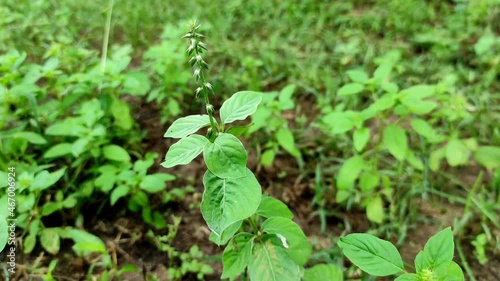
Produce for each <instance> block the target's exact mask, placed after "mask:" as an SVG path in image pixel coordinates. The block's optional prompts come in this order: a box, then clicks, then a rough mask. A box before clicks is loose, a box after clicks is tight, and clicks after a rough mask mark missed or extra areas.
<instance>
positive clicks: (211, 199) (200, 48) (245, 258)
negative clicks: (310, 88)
mask: <svg viewBox="0 0 500 281" xmlns="http://www.w3.org/2000/svg"><path fill="white" fill-rule="evenodd" d="M199 27H200V26H199V25H198V24H197V23H196V22H193V23H192V25H191V29H190V32H189V33H188V34H186V35H185V36H184V37H185V38H188V39H189V40H190V45H189V48H188V49H187V53H188V55H189V56H190V57H191V58H190V60H189V62H190V64H191V65H192V66H193V67H194V75H193V76H194V78H195V80H196V81H197V82H198V84H199V87H198V88H197V89H196V92H195V93H196V96H197V97H201V98H202V99H203V101H204V103H205V108H206V112H207V114H204V115H190V116H186V117H182V118H179V119H177V120H176V121H174V122H173V123H172V125H171V126H170V127H169V128H168V129H167V131H166V133H165V137H168V138H177V139H180V140H179V141H178V142H177V143H175V144H174V145H172V146H171V147H170V149H169V150H168V152H167V154H166V157H165V162H163V163H162V165H163V166H164V167H165V168H171V167H174V166H177V165H185V164H188V163H190V162H191V161H192V160H193V159H194V158H196V157H197V156H198V155H200V154H201V153H203V158H204V161H205V164H206V165H207V168H208V170H207V171H206V173H205V176H204V177H203V184H204V187H205V190H204V193H203V199H202V202H201V213H202V215H203V218H204V219H205V221H206V223H207V225H208V227H209V228H210V230H211V232H212V233H211V236H210V240H211V241H213V242H215V243H217V244H218V245H226V244H227V246H226V248H225V250H224V254H223V258H222V262H223V267H224V268H223V273H222V278H229V279H234V278H236V277H237V276H238V275H242V274H243V275H245V270H246V272H247V275H248V276H249V278H250V280H252V281H259V280H266V281H268V280H300V278H301V275H302V274H301V271H302V270H301V268H302V267H303V266H304V264H305V263H306V262H307V260H308V259H309V256H310V255H311V251H312V248H311V245H310V244H309V242H308V240H307V237H306V236H305V235H304V233H303V232H302V230H301V229H300V227H299V226H298V225H297V224H296V223H295V222H293V221H292V218H293V214H292V213H291V212H290V210H289V209H288V207H287V206H286V205H285V204H284V203H283V202H281V201H279V200H277V199H275V198H272V197H268V196H262V189H261V186H260V184H259V182H258V181H257V179H256V177H255V175H254V174H253V173H252V171H250V170H249V169H248V168H247V167H246V164H247V152H246V150H245V147H244V146H243V144H242V143H241V141H240V140H239V139H238V138H237V136H238V135H240V134H241V131H242V130H244V127H242V126H232V127H228V125H229V124H231V123H233V122H234V121H236V120H244V119H246V118H247V117H248V116H250V115H252V114H253V113H254V112H255V111H256V110H257V106H258V105H259V103H260V102H261V100H262V94H261V93H259V92H252V91H243V92H238V93H235V94H234V95H233V96H232V97H231V98H229V99H228V100H226V101H225V102H224V103H223V104H222V106H221V108H220V110H219V117H220V121H219V120H217V119H216V117H215V113H216V111H215V109H214V106H213V105H212V104H210V101H209V95H211V94H214V91H213V87H212V85H211V84H210V83H209V82H207V80H206V77H205V72H204V70H206V69H208V64H207V63H206V62H205V60H204V59H203V57H202V55H203V53H204V52H205V51H206V50H207V47H206V45H205V43H203V42H202V41H201V38H203V35H201V34H200V33H198V29H199ZM205 127H208V130H207V134H206V135H205V136H203V135H198V134H195V133H196V132H197V131H198V130H200V129H202V128H205ZM332 268H333V270H332ZM335 270H336V267H334V266H332V265H328V266H316V267H314V268H311V269H308V270H306V271H305V273H304V276H305V278H306V280H316V279H314V278H316V277H317V276H318V274H320V275H321V274H322V273H325V274H329V273H331V272H333V274H336V272H337V271H335Z"/></svg>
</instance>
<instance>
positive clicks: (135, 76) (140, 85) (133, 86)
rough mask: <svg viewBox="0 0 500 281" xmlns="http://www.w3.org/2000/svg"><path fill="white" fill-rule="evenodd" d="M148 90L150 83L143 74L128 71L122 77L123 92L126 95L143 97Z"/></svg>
mask: <svg viewBox="0 0 500 281" xmlns="http://www.w3.org/2000/svg"><path fill="white" fill-rule="evenodd" d="M150 89H151V82H150V81H149V77H148V76H147V75H146V73H144V72H140V71H129V72H127V73H125V75H124V76H123V90H124V91H125V93H127V94H131V95H135V96H144V95H145V94H147V93H148V92H149V90H150Z"/></svg>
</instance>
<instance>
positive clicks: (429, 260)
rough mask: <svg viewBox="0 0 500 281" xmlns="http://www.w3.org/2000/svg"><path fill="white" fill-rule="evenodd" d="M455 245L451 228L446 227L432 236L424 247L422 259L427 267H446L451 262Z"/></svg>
mask: <svg viewBox="0 0 500 281" xmlns="http://www.w3.org/2000/svg"><path fill="white" fill-rule="evenodd" d="M454 249H455V243H454V242H453V233H452V232H451V227H447V228H445V229H443V230H441V231H440V232H438V233H436V234H435V235H434V236H432V237H431V238H430V239H429V240H428V241H427V243H426V244H425V246H424V251H423V252H424V258H425V262H426V264H427V267H428V268H430V269H436V268H438V267H440V266H442V265H448V264H449V263H450V262H451V261H452V260H453V254H454Z"/></svg>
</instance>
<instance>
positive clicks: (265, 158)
mask: <svg viewBox="0 0 500 281" xmlns="http://www.w3.org/2000/svg"><path fill="white" fill-rule="evenodd" d="M275 157H276V152H275V151H274V149H268V150H266V151H264V153H262V155H261V156H260V163H261V164H262V165H263V166H265V167H267V166H269V165H271V164H273V162H274V158H275Z"/></svg>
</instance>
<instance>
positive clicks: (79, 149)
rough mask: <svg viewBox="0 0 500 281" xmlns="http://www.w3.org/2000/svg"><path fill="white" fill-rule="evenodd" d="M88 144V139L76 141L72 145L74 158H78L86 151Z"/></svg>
mask: <svg viewBox="0 0 500 281" xmlns="http://www.w3.org/2000/svg"><path fill="white" fill-rule="evenodd" d="M88 144H89V139H88V138H80V139H78V140H76V141H75V142H74V143H73V144H72V145H71V153H72V154H73V156H75V157H78V156H79V155H80V154H82V153H83V152H84V151H85V150H86V148H87V145H88Z"/></svg>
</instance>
